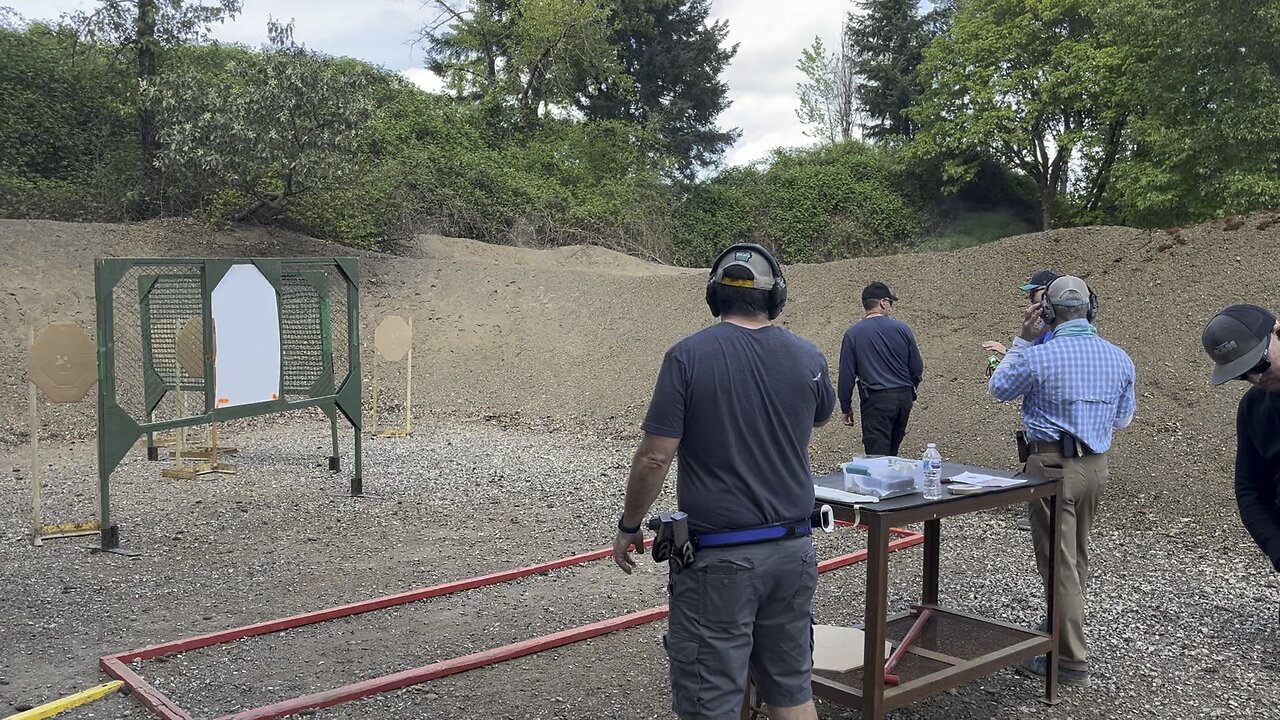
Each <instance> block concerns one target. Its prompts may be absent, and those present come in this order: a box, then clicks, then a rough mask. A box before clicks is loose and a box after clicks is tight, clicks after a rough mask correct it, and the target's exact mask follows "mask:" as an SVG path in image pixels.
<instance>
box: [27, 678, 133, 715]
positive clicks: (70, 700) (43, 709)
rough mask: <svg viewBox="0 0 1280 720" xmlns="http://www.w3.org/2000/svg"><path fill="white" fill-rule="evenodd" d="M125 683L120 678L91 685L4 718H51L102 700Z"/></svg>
mask: <svg viewBox="0 0 1280 720" xmlns="http://www.w3.org/2000/svg"><path fill="white" fill-rule="evenodd" d="M123 686H124V683H123V682H121V681H119V680H113V681H111V682H109V683H103V684H102V685H99V686H97V687H91V688H89V689H88V690H81V691H80V692H78V693H76V694H74V695H68V696H66V697H64V698H61V699H58V700H54V701H53V702H49V703H45V704H44V705H41V706H40V707H34V708H31V709H30V710H23V711H22V712H20V713H18V714H17V715H10V716H9V717H7V718H4V719H3V720H44V718H51V717H53V716H54V715H57V714H58V713H62V712H66V711H67V710H70V709H71V708H74V707H80V706H81V705H85V704H87V703H91V702H93V701H94V700H101V699H102V698H104V697H106V696H108V695H110V694H111V693H113V692H115V691H117V690H119V689H120V688H121V687H123Z"/></svg>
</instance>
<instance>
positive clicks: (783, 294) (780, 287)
mask: <svg viewBox="0 0 1280 720" xmlns="http://www.w3.org/2000/svg"><path fill="white" fill-rule="evenodd" d="M735 250H750V251H751V252H756V253H760V254H761V255H763V256H764V258H765V259H766V260H768V261H769V267H770V268H771V269H772V270H773V278H774V282H773V288H772V289H770V290H769V319H770V320H773V319H774V318H776V317H778V314H779V313H781V312H782V306H783V305H786V304H787V280H786V278H784V277H783V276H782V266H781V265H779V264H778V261H777V260H775V259H774V257H773V255H772V254H771V253H770V252H769V251H768V250H765V249H764V248H763V247H761V246H760V245H756V244H755V243H738V244H736V245H730V246H729V247H727V248H725V249H724V251H723V252H721V253H720V255H718V256H717V257H716V261H715V262H713V263H711V273H710V274H709V275H708V276H707V307H708V308H710V309H711V315H712V317H720V304H719V303H717V302H716V300H715V292H714V291H713V287H714V286H715V284H716V283H715V280H716V270H718V269H719V268H720V263H722V262H724V259H725V258H726V257H728V256H729V255H730V254H731V253H733V252H734V251H735Z"/></svg>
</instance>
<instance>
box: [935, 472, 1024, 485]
mask: <svg viewBox="0 0 1280 720" xmlns="http://www.w3.org/2000/svg"><path fill="white" fill-rule="evenodd" d="M1026 481H1027V479H1026V478H1005V477H996V476H994V475H980V474H978V473H972V472H962V473H960V474H959V475H953V476H952V477H951V482H953V483H963V484H965V485H978V486H980V487H1009V486H1011V485H1021V484H1022V483H1024V482H1026Z"/></svg>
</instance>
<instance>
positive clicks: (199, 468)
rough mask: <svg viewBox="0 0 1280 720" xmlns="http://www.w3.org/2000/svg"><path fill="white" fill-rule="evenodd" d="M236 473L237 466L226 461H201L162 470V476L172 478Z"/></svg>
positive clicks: (192, 477)
mask: <svg viewBox="0 0 1280 720" xmlns="http://www.w3.org/2000/svg"><path fill="white" fill-rule="evenodd" d="M213 474H218V475H235V474H236V466H235V465H227V464H226V463H218V464H217V465H215V464H213V463H200V464H199V465H188V466H186V467H175V468H169V469H168V470H161V471H160V477H165V478H172V479H174V480H195V479H196V478H198V477H200V476H201V475H213Z"/></svg>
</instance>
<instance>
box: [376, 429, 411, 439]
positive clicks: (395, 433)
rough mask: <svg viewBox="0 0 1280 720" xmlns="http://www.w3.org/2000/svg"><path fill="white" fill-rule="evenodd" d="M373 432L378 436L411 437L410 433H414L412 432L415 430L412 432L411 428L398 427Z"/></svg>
mask: <svg viewBox="0 0 1280 720" xmlns="http://www.w3.org/2000/svg"><path fill="white" fill-rule="evenodd" d="M373 434H374V435H375V436H376V437H400V438H402V437H409V436H410V435H412V434H413V432H412V431H410V430H402V429H399V428H397V429H394V430H374V431H373Z"/></svg>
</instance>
